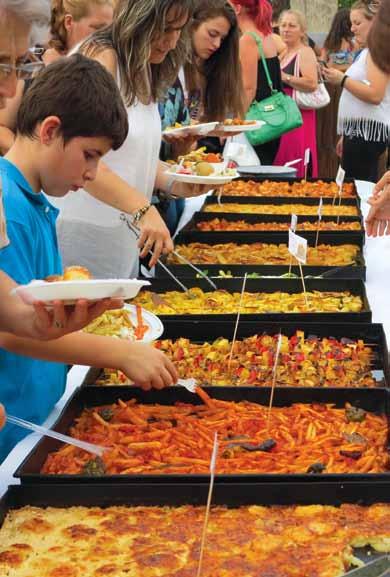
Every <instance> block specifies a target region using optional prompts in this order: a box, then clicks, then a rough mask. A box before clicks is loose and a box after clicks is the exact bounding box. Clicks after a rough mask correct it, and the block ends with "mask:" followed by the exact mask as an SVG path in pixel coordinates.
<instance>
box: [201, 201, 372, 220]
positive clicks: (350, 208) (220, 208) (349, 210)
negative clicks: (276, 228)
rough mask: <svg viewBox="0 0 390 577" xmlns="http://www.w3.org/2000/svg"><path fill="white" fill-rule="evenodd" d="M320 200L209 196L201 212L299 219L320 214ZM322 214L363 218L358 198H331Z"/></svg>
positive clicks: (325, 202) (323, 207)
mask: <svg viewBox="0 0 390 577" xmlns="http://www.w3.org/2000/svg"><path fill="white" fill-rule="evenodd" d="M318 208H319V199H318V198H311V197H280V196H251V197H248V196H235V197H231V196H217V195H209V196H207V197H206V199H205V202H204V204H203V206H202V207H201V212H206V213H209V212H211V213H215V214H216V215H218V214H219V213H233V214H237V213H238V214H243V215H246V214H257V215H264V214H271V215H275V214H282V215H291V214H296V215H297V216H298V218H300V217H305V216H318ZM321 213H322V215H323V216H332V217H336V219H337V217H338V216H340V219H341V218H343V217H344V216H354V217H359V218H361V217H362V212H361V209H360V203H359V201H358V200H357V199H355V198H345V199H341V201H340V202H339V201H338V200H337V201H336V202H333V200H332V199H331V198H324V199H323V201H322V209H321Z"/></svg>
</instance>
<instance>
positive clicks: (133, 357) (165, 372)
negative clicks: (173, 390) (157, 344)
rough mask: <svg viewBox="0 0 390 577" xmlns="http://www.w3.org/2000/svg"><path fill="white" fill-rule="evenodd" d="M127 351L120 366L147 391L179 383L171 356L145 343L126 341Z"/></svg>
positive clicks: (136, 383) (134, 381) (135, 382)
mask: <svg viewBox="0 0 390 577" xmlns="http://www.w3.org/2000/svg"><path fill="white" fill-rule="evenodd" d="M125 346H126V349H127V352H126V353H125V354H124V355H123V358H122V360H121V362H120V366H119V367H118V368H119V369H120V370H121V371H122V372H123V373H125V374H126V375H127V376H128V377H129V379H130V380H131V381H133V383H134V384H135V385H137V386H139V387H141V388H142V389H144V390H145V391H148V390H150V389H151V388H153V389H163V388H165V387H170V386H171V385H174V384H176V383H177V380H178V378H179V375H178V374H177V371H176V368H175V365H174V364H173V363H172V361H170V360H169V358H168V357H167V356H166V355H165V354H164V353H162V352H161V351H159V350H158V349H155V348H154V347H153V346H151V345H148V344H145V343H126V344H125Z"/></svg>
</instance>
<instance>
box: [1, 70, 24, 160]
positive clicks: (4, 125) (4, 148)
mask: <svg viewBox="0 0 390 577" xmlns="http://www.w3.org/2000/svg"><path fill="white" fill-rule="evenodd" d="M23 92H24V81H23V80H18V83H17V85H16V94H15V96H14V97H13V98H7V100H6V105H5V108H2V109H0V154H1V155H2V156H4V155H5V154H7V152H8V151H9V149H10V148H11V146H12V145H13V143H14V140H15V127H16V116H17V114H18V110H19V106H20V102H21V100H22V97H23Z"/></svg>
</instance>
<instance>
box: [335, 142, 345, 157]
mask: <svg viewBox="0 0 390 577" xmlns="http://www.w3.org/2000/svg"><path fill="white" fill-rule="evenodd" d="M336 154H337V156H338V157H339V158H341V157H342V156H343V137H341V138H339V139H338V141H337V144H336Z"/></svg>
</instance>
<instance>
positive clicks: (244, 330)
mask: <svg viewBox="0 0 390 577" xmlns="http://www.w3.org/2000/svg"><path fill="white" fill-rule="evenodd" d="M234 328H235V323H234V322H221V323H218V324H215V323H210V322H208V321H178V322H177V323H175V324H170V325H168V326H166V327H165V329H164V334H163V336H162V337H161V338H163V339H173V340H175V339H179V338H181V337H184V338H188V339H190V340H191V341H192V342H194V343H204V342H206V341H207V342H212V341H214V340H215V339H217V338H219V337H224V338H227V339H230V340H231V339H232V338H233V334H234ZM297 330H303V331H304V333H305V335H306V337H307V336H309V335H315V336H317V337H320V338H322V337H334V338H336V339H341V338H343V337H345V338H350V339H352V340H358V339H362V340H363V341H364V342H365V343H367V344H369V345H372V352H373V359H372V372H373V376H374V378H375V379H376V380H377V383H378V387H387V386H390V369H389V353H388V348H387V342H386V334H385V331H384V329H383V326H382V325H381V324H370V323H338V324H336V323H332V324H328V323H322V324H315V323H306V324H302V323H300V324H298V323H252V322H247V321H242V322H240V323H239V325H238V330H237V339H244V338H246V337H250V336H253V335H256V334H257V335H262V334H267V335H277V334H279V332H281V333H282V334H283V335H287V336H289V337H290V336H292V335H294V334H295V333H296V331H297ZM102 373H103V370H102V369H97V368H91V369H90V370H89V371H88V373H87V374H86V376H85V378H84V381H83V383H82V386H91V385H95V384H96V381H97V380H98V379H99V378H100V376H101V375H102ZM199 384H200V385H203V383H199Z"/></svg>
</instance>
